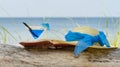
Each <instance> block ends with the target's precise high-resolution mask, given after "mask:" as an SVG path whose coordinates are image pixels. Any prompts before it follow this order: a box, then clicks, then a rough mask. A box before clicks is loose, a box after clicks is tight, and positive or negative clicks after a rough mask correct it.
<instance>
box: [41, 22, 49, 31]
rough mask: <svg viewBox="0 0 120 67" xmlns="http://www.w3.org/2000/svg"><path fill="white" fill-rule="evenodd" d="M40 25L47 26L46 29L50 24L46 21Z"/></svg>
mask: <svg viewBox="0 0 120 67" xmlns="http://www.w3.org/2000/svg"><path fill="white" fill-rule="evenodd" d="M42 26H43V27H45V28H47V30H50V25H49V23H47V22H44V23H42Z"/></svg>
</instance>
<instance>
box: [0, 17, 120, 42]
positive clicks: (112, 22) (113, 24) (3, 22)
mask: <svg viewBox="0 0 120 67" xmlns="http://www.w3.org/2000/svg"><path fill="white" fill-rule="evenodd" d="M22 22H26V23H27V24H28V25H34V26H41V24H42V23H43V22H48V23H49V24H50V29H51V30H53V31H54V32H53V35H55V37H56V38H57V37H58V36H59V37H61V38H63V37H64V35H65V32H67V31H68V30H71V29H72V28H74V27H76V26H77V25H78V24H79V25H81V26H90V27H93V28H96V29H98V30H99V31H104V33H106V26H108V35H109V38H111V39H112V38H113V37H114V36H115V35H116V34H117V31H118V28H119V26H120V25H119V22H120V20H119V18H101V17H92V18H91V17H90V18H86V17H80V18H0V26H3V27H4V28H6V29H7V31H9V33H10V34H12V35H13V36H14V37H15V39H16V40H15V39H13V37H11V35H10V34H8V33H6V34H4V31H3V30H2V29H0V41H1V42H3V41H4V38H6V42H7V43H17V42H20V41H26V40H33V37H32V36H31V34H30V32H29V31H28V30H27V29H26V28H25V26H24V25H23V24H22ZM106 22H108V25H107V24H106ZM51 35H52V34H51ZM51 35H49V36H51Z"/></svg>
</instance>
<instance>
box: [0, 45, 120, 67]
mask: <svg viewBox="0 0 120 67" xmlns="http://www.w3.org/2000/svg"><path fill="white" fill-rule="evenodd" d="M73 50H74V48H73V47H71V48H64V49H41V48H34V49H33V48H29V49H25V48H23V47H20V46H13V45H7V44H0V67H119V66H120V49H95V48H89V49H87V50H86V51H84V52H83V53H81V54H80V56H79V57H78V58H75V57H74V55H73Z"/></svg>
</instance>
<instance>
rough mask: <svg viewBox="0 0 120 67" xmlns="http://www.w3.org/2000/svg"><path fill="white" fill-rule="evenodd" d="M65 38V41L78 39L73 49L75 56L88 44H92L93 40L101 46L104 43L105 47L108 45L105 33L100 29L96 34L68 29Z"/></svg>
mask: <svg viewBox="0 0 120 67" xmlns="http://www.w3.org/2000/svg"><path fill="white" fill-rule="evenodd" d="M65 39H66V41H78V43H77V45H76V46H75V50H74V55H75V56H78V55H79V54H80V53H81V52H82V51H84V50H85V49H87V48H88V47H89V46H93V44H94V43H95V42H98V43H99V44H100V45H101V46H104V45H106V47H110V44H109V42H108V40H107V38H106V36H105V34H104V33H103V32H101V31H100V32H99V34H98V35H96V36H91V35H88V34H83V33H79V32H72V31H69V32H68V33H67V35H65Z"/></svg>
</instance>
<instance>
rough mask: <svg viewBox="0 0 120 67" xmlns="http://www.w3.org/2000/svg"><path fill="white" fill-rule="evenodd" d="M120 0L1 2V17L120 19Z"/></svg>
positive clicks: (15, 0)
mask: <svg viewBox="0 0 120 67" xmlns="http://www.w3.org/2000/svg"><path fill="white" fill-rule="evenodd" d="M119 6H120V0H0V17H120V7H119Z"/></svg>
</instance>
